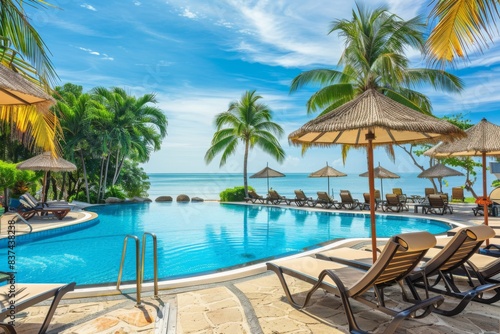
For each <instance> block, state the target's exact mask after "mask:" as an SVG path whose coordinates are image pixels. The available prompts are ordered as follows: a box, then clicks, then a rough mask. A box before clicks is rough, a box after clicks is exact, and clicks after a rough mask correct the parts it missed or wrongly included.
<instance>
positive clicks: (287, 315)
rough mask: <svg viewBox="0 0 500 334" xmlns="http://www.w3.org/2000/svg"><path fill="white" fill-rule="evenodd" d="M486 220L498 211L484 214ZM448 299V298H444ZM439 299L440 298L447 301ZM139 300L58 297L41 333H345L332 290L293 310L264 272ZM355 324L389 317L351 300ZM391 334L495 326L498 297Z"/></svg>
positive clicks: (378, 323) (25, 324) (392, 297)
mask: <svg viewBox="0 0 500 334" xmlns="http://www.w3.org/2000/svg"><path fill="white" fill-rule="evenodd" d="M445 217H446V218H448V219H450V218H451V219H453V220H454V221H462V222H464V223H479V222H481V220H482V217H474V216H473V215H472V214H471V213H470V207H467V206H459V208H458V210H456V213H455V214H453V215H452V216H450V215H447V216H445ZM490 222H491V223H492V224H493V225H499V222H500V218H497V217H491V218H490ZM290 288H291V290H292V293H293V294H296V295H298V297H299V299H300V298H303V297H304V295H305V293H304V291H307V290H308V289H309V288H310V285H308V284H307V283H304V282H302V281H299V280H294V279H291V283H290ZM388 294H389V299H388V303H390V304H391V306H398V305H399V304H400V302H401V298H400V291H399V289H396V288H395V287H394V288H393V287H391V288H389V289H388ZM450 301H452V300H450ZM450 301H448V300H447V302H450ZM143 304H144V307H142V308H137V307H135V300H134V295H118V296H108V297H93V298H81V299H68V298H65V299H64V300H63V301H61V303H60V305H59V307H58V309H57V311H56V314H55V316H54V319H53V320H52V323H51V326H50V327H49V331H48V333H49V334H55V333H62V334H86V333H99V334H100V333H102V334H124V333H145V334H146V333H148V334H149V333H151V334H157V333H168V334H173V333H185V334H202V333H203V334H205V333H206V334H210V333H214V334H219V333H227V334H233V333H236V334H238V333H242V334H247V333H249V334H261V333H265V334H277V333H285V334H288V333H290V334H292V333H293V334H302V333H304V334H305V333H314V334H322V333H346V332H347V321H346V317H345V314H344V311H343V308H342V305H341V303H340V300H339V299H338V298H336V297H335V296H332V295H330V294H326V293H324V292H322V291H317V292H316V293H315V294H314V296H313V298H312V300H311V302H310V304H309V305H308V306H307V307H306V308H304V309H302V310H298V309H295V308H293V307H292V306H290V304H288V302H287V301H286V299H285V297H284V293H283V289H282V287H281V285H280V283H279V280H278V278H277V276H276V275H275V274H274V273H271V272H265V273H262V274H258V275H254V276H250V277H246V278H242V279H236V280H232V281H228V282H222V283H214V284H210V285H203V286H195V287H191V288H183V289H172V290H160V296H159V299H154V298H153V297H152V296H151V293H144V295H143ZM47 309H48V304H47V303H46V302H44V303H41V304H39V305H38V306H33V307H30V308H28V309H26V310H24V311H23V312H20V313H19V314H18V315H17V318H16V329H17V331H18V333H22V334H32V333H37V332H38V329H39V326H40V325H41V323H42V321H43V317H44V315H45V313H46V311H47ZM353 309H354V312H355V314H356V317H357V320H358V323H359V325H360V326H361V327H362V328H363V329H365V330H368V331H373V332H375V333H381V332H383V330H384V328H385V326H386V325H387V323H388V321H389V319H390V318H389V317H388V316H386V315H384V314H383V313H381V312H377V311H373V310H371V309H369V308H367V307H366V306H364V305H360V304H359V303H356V302H353ZM397 333H408V334H424V333H426V334H433V333H446V334H447V333H450V334H451V333H457V334H461V333H485V334H486V333H488V334H490V333H500V302H497V303H496V304H493V305H484V304H479V303H471V304H469V305H468V307H467V309H466V310H465V311H464V312H462V313H461V314H459V315H457V316H454V317H444V316H439V315H436V314H431V315H429V316H428V317H426V318H424V319H417V320H406V321H404V322H403V324H402V326H400V328H399V329H398V331H397Z"/></svg>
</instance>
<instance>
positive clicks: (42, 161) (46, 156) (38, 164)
mask: <svg viewBox="0 0 500 334" xmlns="http://www.w3.org/2000/svg"><path fill="white" fill-rule="evenodd" d="M16 168H17V169H27V170H42V171H45V174H44V177H43V188H42V202H45V201H46V200H47V173H48V172H49V171H54V172H70V171H74V170H76V166H75V165H74V164H73V163H71V162H69V161H67V160H64V159H63V158H60V157H54V156H53V155H52V153H50V152H44V153H42V154H39V155H37V156H35V157H33V158H30V159H28V160H25V161H23V162H20V163H19V164H17V166H16Z"/></svg>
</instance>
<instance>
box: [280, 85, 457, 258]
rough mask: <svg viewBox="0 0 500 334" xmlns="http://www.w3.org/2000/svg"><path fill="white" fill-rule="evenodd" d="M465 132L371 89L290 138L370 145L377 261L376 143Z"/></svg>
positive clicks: (306, 142) (326, 143)
mask: <svg viewBox="0 0 500 334" xmlns="http://www.w3.org/2000/svg"><path fill="white" fill-rule="evenodd" d="M464 135H465V134H464V132H463V131H462V130H460V129H459V128H458V127H456V126H454V125H452V124H451V123H449V122H446V121H443V120H439V119H437V118H434V117H431V116H427V115H424V114H422V113H420V112H418V111H415V110H413V109H411V108H408V107H406V106H403V105H401V104H400V103H398V102H396V101H394V100H391V99H390V98H388V97H386V96H384V95H382V94H381V93H379V92H377V91H376V90H374V89H369V90H367V91H366V92H364V93H363V94H361V95H359V96H358V97H356V98H355V99H354V100H352V101H350V102H347V103H346V104H344V105H342V106H340V107H338V108H336V109H335V110H332V111H330V112H329V113H327V114H324V115H322V116H319V117H318V118H316V119H313V120H311V121H309V122H307V123H306V124H304V125H303V126H302V127H301V128H300V129H298V130H296V131H294V132H292V133H291V134H290V135H289V136H288V139H289V140H290V141H291V142H292V143H293V144H295V145H300V146H311V145H318V146H331V145H334V144H346V145H350V146H354V147H360V146H364V147H366V148H367V162H368V173H369V177H368V180H369V189H370V220H371V235H372V250H373V253H372V254H373V260H374V261H375V260H376V258H377V253H376V249H377V240H376V239H377V234H376V227H375V186H374V168H373V146H374V145H393V144H405V143H416V142H429V141H433V140H440V139H443V140H444V139H445V138H450V139H451V138H453V137H462V136H464Z"/></svg>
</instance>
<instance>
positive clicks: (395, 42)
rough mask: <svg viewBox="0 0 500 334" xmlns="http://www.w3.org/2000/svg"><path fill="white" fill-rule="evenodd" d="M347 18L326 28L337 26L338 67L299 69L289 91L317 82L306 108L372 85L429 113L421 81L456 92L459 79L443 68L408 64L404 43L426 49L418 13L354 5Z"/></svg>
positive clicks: (326, 107) (327, 105)
mask: <svg viewBox="0 0 500 334" xmlns="http://www.w3.org/2000/svg"><path fill="white" fill-rule="evenodd" d="M356 8H357V11H355V10H353V12H352V19H351V20H335V21H334V22H333V24H332V27H331V29H330V32H329V33H332V32H334V31H338V32H339V35H340V36H341V37H343V38H344V41H345V50H344V52H343V53H342V56H341V57H340V60H339V63H338V66H339V67H340V68H342V70H335V69H316V70H311V71H307V72H304V73H301V74H300V75H298V76H297V77H296V78H295V79H294V80H293V81H292V85H291V88H290V90H291V91H292V92H294V91H296V90H297V89H299V88H301V87H303V86H305V85H308V84H311V83H314V84H319V85H320V86H321V88H320V90H319V91H317V92H316V93H314V94H313V95H312V96H311V98H310V99H309V100H308V101H307V111H308V112H309V113H310V112H315V111H318V110H321V111H322V113H325V112H328V111H330V110H332V109H335V108H336V107H338V106H340V105H342V104H344V103H346V102H348V101H350V100H352V99H353V98H354V97H356V96H358V95H360V94H361V93H363V92H364V91H366V90H368V89H371V88H374V89H377V90H378V91H379V92H381V93H383V94H385V95H386V96H388V97H390V98H392V99H394V100H395V101H397V102H400V103H402V104H404V105H406V106H408V107H410V108H413V109H415V110H419V111H421V112H424V113H427V114H430V113H431V112H432V109H431V103H430V100H429V99H428V97H427V96H425V95H424V94H421V93H419V92H418V91H416V90H415V88H416V87H418V86H419V85H422V84H431V85H432V86H433V87H434V88H436V89H442V90H446V91H450V92H458V91H460V90H461V89H462V82H461V80H460V79H459V78H457V77H456V76H453V75H451V74H449V73H447V72H444V71H441V70H435V69H429V68H409V59H408V58H407V57H406V55H405V53H404V52H405V50H406V49H407V48H408V47H414V48H418V49H420V50H422V51H423V50H424V37H423V30H424V28H425V25H424V24H423V23H422V22H421V21H422V20H421V18H420V17H415V18H413V19H411V20H408V21H404V20H402V19H401V18H400V17H398V16H396V15H394V14H391V13H389V12H388V11H387V9H386V7H383V6H382V7H379V8H377V9H375V10H373V11H370V10H366V9H365V8H363V7H362V6H360V5H358V4H357V5H356Z"/></svg>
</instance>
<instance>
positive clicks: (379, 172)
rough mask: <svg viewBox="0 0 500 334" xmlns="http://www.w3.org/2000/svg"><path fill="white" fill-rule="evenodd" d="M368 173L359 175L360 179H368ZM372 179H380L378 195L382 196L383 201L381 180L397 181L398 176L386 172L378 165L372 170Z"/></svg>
mask: <svg viewBox="0 0 500 334" xmlns="http://www.w3.org/2000/svg"><path fill="white" fill-rule="evenodd" d="M368 174H369V173H368V172H364V173H362V174H359V176H361V177H368ZM373 177H375V178H376V179H380V193H381V196H382V198H381V199H382V200H384V186H383V184H382V179H399V175H398V174H394V173H393V172H390V171H388V170H387V169H385V168H384V167H382V166H380V163H379V164H378V167H375V168H374V169H373Z"/></svg>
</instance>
